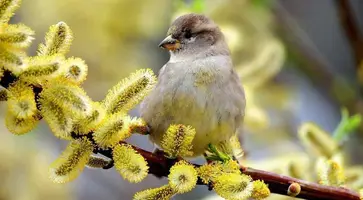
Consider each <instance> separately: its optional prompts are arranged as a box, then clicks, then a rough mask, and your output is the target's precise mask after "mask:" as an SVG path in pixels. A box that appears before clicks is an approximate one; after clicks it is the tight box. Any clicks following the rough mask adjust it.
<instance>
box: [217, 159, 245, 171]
mask: <svg viewBox="0 0 363 200" xmlns="http://www.w3.org/2000/svg"><path fill="white" fill-rule="evenodd" d="M220 165H221V167H222V171H223V172H224V173H240V166H239V164H238V163H237V161H235V160H228V161H226V162H224V163H221V164H220Z"/></svg>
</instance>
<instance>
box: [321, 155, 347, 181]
mask: <svg viewBox="0 0 363 200" xmlns="http://www.w3.org/2000/svg"><path fill="white" fill-rule="evenodd" d="M317 170H318V177H319V183H320V184H322V185H329V186H342V185H343V184H344V182H345V176H344V172H343V168H342V166H340V165H339V163H337V162H336V161H334V160H327V159H325V158H320V159H319V160H318V161H317Z"/></svg>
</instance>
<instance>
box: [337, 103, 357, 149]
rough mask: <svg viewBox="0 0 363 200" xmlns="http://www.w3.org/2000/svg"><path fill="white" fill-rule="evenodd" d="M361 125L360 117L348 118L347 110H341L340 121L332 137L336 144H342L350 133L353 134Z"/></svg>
mask: <svg viewBox="0 0 363 200" xmlns="http://www.w3.org/2000/svg"><path fill="white" fill-rule="evenodd" d="M361 123H362V115H360V114H356V115H353V116H350V117H349V113H348V110H347V109H346V108H343V109H342V119H341V120H340V123H339V125H338V127H337V128H336V129H335V131H334V134H333V137H334V139H335V140H336V141H337V142H342V141H343V140H344V139H345V138H346V137H347V136H348V135H349V134H350V133H352V132H354V131H355V130H356V129H357V128H358V127H359V126H360V124H361Z"/></svg>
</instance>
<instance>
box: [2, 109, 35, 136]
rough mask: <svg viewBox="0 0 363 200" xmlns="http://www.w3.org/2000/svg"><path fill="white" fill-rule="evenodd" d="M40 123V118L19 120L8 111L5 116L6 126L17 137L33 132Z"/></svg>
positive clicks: (33, 117) (32, 117)
mask: <svg viewBox="0 0 363 200" xmlns="http://www.w3.org/2000/svg"><path fill="white" fill-rule="evenodd" d="M38 122H39V116H38V115H35V116H31V117H28V118H17V117H16V116H15V115H14V114H13V113H12V112H10V111H7V113H6V116H5V125H6V127H7V128H8V130H9V131H10V132H11V133H13V134H15V135H22V134H25V133H28V132H30V131H31V130H33V129H34V128H35V127H36V126H37V125H38Z"/></svg>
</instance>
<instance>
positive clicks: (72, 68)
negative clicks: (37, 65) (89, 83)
mask: <svg viewBox="0 0 363 200" xmlns="http://www.w3.org/2000/svg"><path fill="white" fill-rule="evenodd" d="M61 68H62V69H61V75H62V76H64V77H66V78H67V79H68V80H70V81H71V82H73V83H76V84H78V85H79V84H81V83H82V82H83V81H84V80H86V77H87V72H88V66H87V65H86V63H85V62H84V60H82V59H80V58H73V57H72V58H68V59H67V61H66V62H65V63H64V64H63V65H62V67H61Z"/></svg>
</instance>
